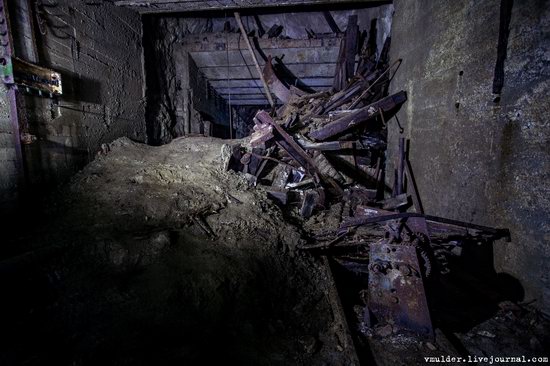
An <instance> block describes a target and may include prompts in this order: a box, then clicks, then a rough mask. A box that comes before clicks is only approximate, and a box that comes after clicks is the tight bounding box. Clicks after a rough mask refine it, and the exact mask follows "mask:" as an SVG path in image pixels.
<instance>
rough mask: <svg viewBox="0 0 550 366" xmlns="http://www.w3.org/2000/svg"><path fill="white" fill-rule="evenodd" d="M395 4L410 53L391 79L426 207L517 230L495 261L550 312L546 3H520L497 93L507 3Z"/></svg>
mask: <svg viewBox="0 0 550 366" xmlns="http://www.w3.org/2000/svg"><path fill="white" fill-rule="evenodd" d="M394 5H395V15H394V20H393V28H392V51H391V56H392V59H397V58H399V57H402V58H403V59H404V61H403V65H402V67H401V69H400V70H399V72H398V74H397V76H396V77H395V79H394V81H393V83H392V87H391V88H392V90H393V91H397V90H401V89H404V90H406V91H407V92H408V96H409V100H408V101H407V103H406V105H405V106H404V107H403V109H402V110H401V111H400V112H399V114H398V116H399V117H400V121H401V123H402V125H403V127H404V129H405V132H404V136H405V137H407V138H409V139H410V140H411V161H412V165H413V169H414V171H415V173H416V176H417V180H418V183H419V188H420V194H421V196H422V197H423V199H424V205H425V209H426V211H427V212H428V213H431V214H435V215H441V216H446V217H450V218H454V219H461V220H465V221H472V222H476V223H480V224H485V225H492V226H500V227H508V228H510V230H511V232H512V242H511V243H504V242H502V241H501V242H498V243H496V244H495V249H494V250H495V266H496V269H497V271H502V272H506V273H509V274H511V275H512V276H514V277H516V278H518V279H519V280H520V281H521V283H522V285H523V287H524V289H525V291H526V296H525V300H533V299H536V300H537V302H536V304H537V305H538V306H539V307H540V308H542V309H545V310H546V311H547V312H550V278H549V272H550V268H549V262H550V246H549V239H550V220H549V207H550V202H549V197H550V192H549V188H548V187H549V185H548V181H549V171H550V169H549V164H548V162H549V159H548V153H549V147H548V146H549V145H548V138H549V135H550V129H549V128H548V121H549V120H550V105H549V104H548V95H549V94H550V83H548V79H549V76H550V2H548V1H543V0H539V1H537V0H526V1H515V2H514V6H513V10H512V18H511V24H510V36H509V43H508V49H507V54H508V57H507V59H506V61H505V81H504V88H503V90H502V94H501V99H500V101H499V102H496V101H494V100H495V95H493V94H492V83H493V78H494V70H495V63H496V58H497V43H498V34H499V33H498V32H499V17H500V15H499V14H500V13H499V9H500V1H498V0H485V1H466V0H459V1H450V0H449V1H408V0H407V1H406V0H396V1H395V3H394ZM393 122H394V121H393ZM393 122H392V123H391V130H390V144H391V147H392V149H391V150H390V152H389V153H390V154H392V155H393V154H394V153H395V148H396V146H397V138H398V135H399V132H398V130H397V128H396V124H395V123H393Z"/></svg>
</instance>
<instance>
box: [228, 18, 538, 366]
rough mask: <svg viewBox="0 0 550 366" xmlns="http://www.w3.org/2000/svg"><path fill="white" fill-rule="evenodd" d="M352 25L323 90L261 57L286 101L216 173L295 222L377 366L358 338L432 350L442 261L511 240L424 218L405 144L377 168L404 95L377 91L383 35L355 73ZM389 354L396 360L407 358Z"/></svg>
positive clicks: (384, 69)
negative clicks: (284, 75) (286, 76)
mask: <svg viewBox="0 0 550 366" xmlns="http://www.w3.org/2000/svg"><path fill="white" fill-rule="evenodd" d="M356 22H357V19H356V17H354V16H350V18H349V22H348V28H347V30H346V32H345V38H344V40H343V42H342V47H341V49H340V56H339V59H338V63H337V69H336V75H335V78H334V85H333V88H332V90H331V91H329V92H320V93H309V92H306V91H303V90H300V89H299V88H296V87H294V86H290V87H288V86H285V84H284V83H283V82H281V81H280V80H279V77H278V76H277V72H276V71H275V70H274V69H273V67H272V63H271V57H270V56H268V58H267V62H266V66H265V68H264V70H263V77H264V78H265V80H267V84H269V86H267V85H264V86H265V88H266V94H267V95H269V94H270V89H269V87H271V88H272V90H271V91H273V93H274V94H275V95H277V97H278V98H279V99H280V100H282V101H283V102H285V104H284V105H283V106H281V107H279V108H277V109H276V108H275V107H274V106H272V109H271V110H270V111H266V110H260V111H258V112H257V113H256V115H255V117H254V119H253V120H254V132H253V133H252V135H251V137H250V138H249V139H248V140H247V141H246V143H235V144H231V145H228V146H227V147H226V149H227V155H228V157H227V159H226V163H225V167H226V169H230V170H234V171H236V172H240V173H242V174H243V176H244V177H245V178H246V179H247V181H248V182H249V184H250V185H252V186H263V187H265V188H266V189H267V194H268V195H269V197H270V198H271V199H272V200H274V201H275V202H276V203H277V204H278V205H279V206H280V207H281V208H282V209H283V211H284V212H286V216H287V218H290V219H291V220H295V221H297V222H302V229H303V234H304V238H305V239H306V243H305V244H303V245H300V249H301V250H302V251H307V252H310V253H312V254H313V255H318V256H320V258H323V260H324V261H326V263H328V266H329V270H330V268H334V272H335V273H340V275H338V276H341V277H342V278H343V280H342V284H340V291H344V293H342V298H343V300H344V303H345V305H347V309H346V311H347V319H348V321H349V322H350V323H349V325H350V329H352V333H353V335H354V341H355V344H356V345H358V346H359V347H361V349H356V352H357V353H358V357H359V359H361V360H363V359H365V358H367V359H368V358H370V359H371V360H372V358H375V359H377V362H378V363H381V364H384V363H385V362H384V361H382V360H380V357H382V356H379V355H378V357H377V356H376V355H374V354H372V353H370V354H369V352H372V349H374V348H376V346H372V347H371V351H367V350H366V348H368V347H369V346H368V344H369V341H368V339H369V338H372V337H373V336H378V337H382V338H386V337H391V336H398V337H403V336H404V335H405V338H404V339H409V341H408V342H411V339H412V343H415V341H414V340H415V339H416V340H417V341H419V342H422V341H424V342H427V343H426V344H427V345H428V348H430V349H431V350H432V351H435V350H437V347H435V346H434V345H433V343H434V342H435V339H436V328H435V327H436V326H439V327H441V326H442V324H445V321H446V320H448V319H446V320H442V319H440V318H437V317H439V316H440V314H438V311H439V310H440V309H439V308H438V307H439V306H441V304H440V303H439V302H438V301H439V299H438V297H440V298H442V297H445V295H444V296H442V293H443V291H442V289H443V288H444V287H445V286H450V285H449V283H447V279H448V278H452V277H453V276H452V275H451V276H450V275H449V273H450V272H451V271H452V270H453V269H452V268H453V266H454V264H455V263H453V259H452V257H460V254H461V253H462V251H471V247H473V246H482V247H487V246H491V245H492V243H493V242H495V241H497V240H499V239H505V240H507V241H510V232H509V230H507V229H499V228H491V227H485V226H481V225H476V224H472V223H468V222H461V221H457V220H451V219H447V218H444V217H437V216H432V215H428V214H425V213H424V210H423V207H422V201H421V197H420V196H419V193H418V190H417V188H416V184H415V181H414V173H413V169H412V166H411V163H410V161H409V160H408V158H407V157H408V150H409V149H410V146H409V143H408V141H405V139H404V138H400V139H399V146H398V149H397V151H398V156H396V157H392V158H394V159H395V167H396V169H395V171H394V172H387V171H386V169H385V167H386V160H385V159H386V147H387V132H386V131H387V130H386V125H387V123H399V121H398V120H396V121H395V122H393V120H392V118H393V117H394V116H395V114H396V112H397V111H398V110H399V109H400V107H401V106H402V105H403V104H404V103H405V102H406V100H407V94H406V92H405V91H400V92H398V93H395V94H391V95H388V84H389V82H390V81H391V78H392V75H393V73H394V72H395V71H396V70H397V69H398V67H399V64H400V63H401V60H397V61H395V62H394V63H393V64H391V65H390V62H389V60H388V49H389V45H390V38H389V37H388V38H387V39H386V42H385V44H384V48H383V50H382V52H381V53H380V55H379V56H378V57H376V55H375V53H373V52H372V48H371V47H368V43H366V46H365V47H363V48H362V50H361V52H360V54H359V55H358V56H359V60H360V62H359V64H358V65H357V68H355V60H356V56H357V55H356V53H357V51H358V48H359V47H358V35H357V25H356ZM250 51H251V53H253V51H252V49H250ZM263 80H264V79H262V81H263ZM264 84H265V82H264ZM388 174H389V175H390V176H389V178H390V179H387V178H388ZM387 181H390V182H393V186H392V187H388V186H387V185H386V182H387ZM457 204H458V203H457ZM411 210H412V211H411ZM442 276H443V278H442ZM470 280H471V279H470ZM493 280H494V279H493ZM489 282H491V281H489ZM496 282H498V280H496ZM498 286H500V287H502V286H506V285H505V284H503V283H500V284H499V285H498ZM509 290H510V293H511V292H513V290H511V289H509ZM497 292H498V291H497ZM510 293H508V295H510ZM462 295H463V296H468V295H467V294H462ZM496 298H499V296H496ZM496 298H492V301H495V299H496ZM503 304H504V305H502V304H501V305H500V306H505V307H506V306H507V305H505V304H506V303H503ZM493 305H496V304H493ZM517 309H519V308H517ZM437 322H440V323H441V324H437ZM434 323H435V324H436V325H434ZM443 327H445V325H443ZM437 331H438V332H439V336H438V339H439V342H440V343H445V342H447V349H446V351H447V352H448V353H449V354H455V355H463V354H464V348H463V346H459V342H457V337H456V335H453V336H451V338H452V340H449V339H448V338H446V336H445V335H444V334H443V333H442V332H441V329H437ZM478 334H479V335H482V336H484V335H485V336H487V337H491V336H488V335H489V334H492V333H491V332H490V331H485V330H482V331H480V332H478ZM406 337H412V338H406ZM492 337H493V338H494V337H495V336H494V335H492ZM371 343H372V342H371ZM374 343H376V342H374ZM398 343H399V342H398ZM401 343H402V342H401ZM405 343H407V341H405ZM405 348H407V347H405ZM535 348H536V347H535ZM377 352H381V349H378V350H377ZM396 354H398V355H399V357H397V358H395V359H396V360H400V361H401V362H402V361H403V359H406V357H405V356H403V355H401V353H400V352H396ZM413 359H414V357H413ZM388 364H391V361H390V362H388Z"/></svg>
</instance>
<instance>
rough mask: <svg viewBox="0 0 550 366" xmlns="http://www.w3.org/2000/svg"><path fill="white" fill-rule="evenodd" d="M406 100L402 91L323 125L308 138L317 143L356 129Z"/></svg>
mask: <svg viewBox="0 0 550 366" xmlns="http://www.w3.org/2000/svg"><path fill="white" fill-rule="evenodd" d="M406 100H407V93H406V92H405V91H403V90H402V91H400V92H399V93H396V94H393V95H390V96H388V97H386V98H383V99H380V100H379V101H377V102H375V103H372V104H371V105H368V106H366V107H363V108H361V109H358V110H357V111H356V112H355V113H350V114H348V115H346V116H344V117H342V118H340V119H337V120H336V121H334V122H332V123H329V124H327V125H325V126H324V127H321V128H320V129H317V130H315V131H313V132H311V133H310V134H309V137H311V138H312V139H314V140H317V141H323V140H326V139H328V138H330V137H333V136H336V135H339V134H341V133H343V132H346V131H348V130H350V129H352V128H357V127H359V126H361V125H363V124H364V123H365V122H367V121H369V120H370V119H372V118H374V117H376V116H378V115H379V114H380V112H382V113H387V112H389V111H391V110H392V109H394V108H396V107H398V106H400V105H401V104H403V103H404V102H405V101H406Z"/></svg>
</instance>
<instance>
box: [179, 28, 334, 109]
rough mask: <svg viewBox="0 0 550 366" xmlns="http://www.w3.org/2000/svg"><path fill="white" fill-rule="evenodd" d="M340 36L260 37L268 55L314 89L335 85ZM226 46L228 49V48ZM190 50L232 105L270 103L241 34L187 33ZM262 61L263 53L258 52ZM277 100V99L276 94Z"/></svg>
mask: <svg viewBox="0 0 550 366" xmlns="http://www.w3.org/2000/svg"><path fill="white" fill-rule="evenodd" d="M340 40H341V37H340V36H335V37H333V38H325V39H277V38H271V39H259V44H260V47H261V49H262V51H263V52H264V54H265V55H266V56H272V57H273V58H274V57H279V58H281V59H282V60H283V62H284V65H285V66H286V67H287V68H288V69H289V70H290V71H291V72H292V73H293V74H294V75H295V76H296V77H298V78H299V79H300V80H301V81H302V82H303V83H304V84H306V85H308V86H309V87H311V88H313V89H315V90H326V89H328V88H330V86H331V85H332V81H333V78H334V72H335V68H336V59H337V58H338V51H339V47H340ZM226 45H227V48H226ZM183 46H184V47H185V48H186V49H187V50H188V52H189V53H190V55H191V57H192V58H193V60H194V61H195V63H196V65H197V67H198V68H199V70H200V71H201V72H202V73H203V74H204V76H205V77H206V78H207V79H208V81H209V82H210V85H211V86H212V87H213V88H214V89H215V90H216V91H217V92H218V94H220V95H221V96H222V97H223V98H224V99H226V100H227V101H230V102H231V105H267V104H269V103H268V101H267V98H266V97H265V94H264V91H263V88H262V84H261V81H260V77H259V75H258V72H257V71H256V68H255V67H254V63H253V60H252V57H251V55H250V52H249V50H248V49H247V48H246V44H245V42H244V41H243V39H242V37H240V35H239V34H236V33H233V34H209V35H204V34H203V35H196V36H192V37H191V36H188V37H186V38H185V40H184V44H183ZM256 54H257V57H258V59H259V60H260V62H261V63H262V64H263V63H264V62H263V61H262V58H261V56H260V55H259V54H258V52H256ZM274 100H277V99H276V98H275V97H274Z"/></svg>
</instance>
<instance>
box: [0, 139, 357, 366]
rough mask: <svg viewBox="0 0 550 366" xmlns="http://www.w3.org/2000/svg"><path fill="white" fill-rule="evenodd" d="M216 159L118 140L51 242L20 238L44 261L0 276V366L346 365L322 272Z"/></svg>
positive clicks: (84, 181) (86, 173)
mask: <svg viewBox="0 0 550 366" xmlns="http://www.w3.org/2000/svg"><path fill="white" fill-rule="evenodd" d="M222 147H223V141H222V140H217V139H212V138H183V139H177V140H175V141H173V142H172V143H171V144H168V145H165V146H162V147H151V146H146V145H142V144H137V143H134V142H132V141H130V140H128V139H119V140H117V141H115V142H113V143H112V144H110V145H109V146H108V148H106V149H104V150H105V151H106V153H104V154H103V155H101V156H99V157H98V158H97V159H96V160H95V161H94V162H92V163H91V164H89V165H88V166H87V167H86V168H85V169H84V170H83V171H82V172H80V173H79V174H78V175H77V176H75V177H74V179H73V180H72V181H71V183H70V185H69V187H68V189H67V190H66V191H64V192H62V193H61V194H60V197H57V198H56V200H55V202H61V203H57V205H56V206H53V205H52V206H51V208H50V214H49V219H48V222H47V226H48V227H50V228H51V227H55V228H56V231H55V233H54V234H50V235H44V236H40V237H38V236H37V235H31V234H29V235H30V237H32V238H33V240H32V241H33V246H34V247H35V248H38V247H42V248H46V249H37V250H42V251H47V253H50V254H51V255H40V256H36V257H37V258H40V259H36V260H34V261H32V268H33V269H32V271H30V272H28V273H29V274H28V276H27V278H26V279H25V280H22V279H21V276H20V274H21V273H20V272H21V271H24V270H27V268H25V265H21V266H19V267H18V266H16V267H17V269H14V271H13V273H10V274H9V275H8V276H7V277H6V279H7V280H12V281H13V285H12V293H11V295H12V296H13V298H14V299H15V301H14V302H13V307H10V309H4V310H6V311H4V312H3V313H4V314H11V316H10V319H5V320H6V322H7V324H8V327H9V326H11V327H13V329H17V331H15V332H13V333H12V334H10V338H9V339H6V340H5V342H3V344H4V346H6V347H7V348H6V350H9V351H5V352H4V351H2V352H0V354H3V355H5V356H2V357H4V359H0V361H4V362H8V363H9V362H22V361H23V362H27V363H28V364H45V363H46V362H54V363H55V364H60V365H61V364H74V365H88V364H93V365H95V364H114V365H122V364H132V365H148V364H153V363H154V364H164V365H166V364H172V363H178V364H181V362H184V363H186V364H209V363H212V362H219V361H223V362H224V363H229V364H255V365H256V364H258V365H260V364H269V365H279V364H280V365H293V364H303V365H321V364H342V365H345V364H350V362H351V361H350V356H349V354H348V350H347V349H346V348H345V347H343V345H344V343H345V341H344V340H342V335H341V334H342V333H341V324H340V323H339V322H338V321H337V320H335V317H334V316H333V313H332V310H331V305H330V301H329V299H328V295H327V292H328V289H327V273H326V271H325V269H324V268H325V267H323V266H322V265H321V264H320V263H319V262H318V261H316V260H315V259H314V258H311V257H307V256H303V255H302V254H300V252H298V251H296V250H295V248H296V246H297V245H299V244H300V243H301V241H302V239H301V235H300V232H299V230H298V229H297V228H296V227H294V226H292V225H290V224H288V223H286V222H285V221H284V219H283V216H282V213H281V211H280V210H279V209H278V208H277V207H276V206H275V205H274V204H272V203H271V202H270V201H269V200H268V199H267V198H266V195H265V192H263V190H262V189H261V188H250V187H249V186H248V183H247V181H246V179H244V178H243V177H242V176H240V175H238V174H236V173H234V172H227V171H224V169H223V167H222V165H223V164H222V154H221V152H222ZM44 232H46V230H44ZM49 232H53V231H52V230H50V231H49ZM52 244H53V245H52ZM52 248H55V249H52ZM52 253H53V254H52ZM14 268H15V267H14ZM10 276H11V277H10ZM22 281H23V282H25V283H24V284H23V283H21V282H22ZM21 285H23V286H24V287H25V288H26V290H25V293H26V294H27V295H25V294H23V293H21V291H20V288H21ZM37 289H40V296H38V295H36V296H34V295H30V297H29V295H28V291H30V292H31V293H32V291H33V290H37ZM18 301H19V305H17V304H18ZM10 306H11V305H10ZM29 309H31V310H32V311H34V312H38V313H40V314H41V316H36V317H31V318H28V317H27V316H26V314H27V312H28V311H29ZM28 334H32V336H31V337H30V338H29V337H28ZM28 349H32V350H33V351H32V352H28ZM0 363H2V362H0Z"/></svg>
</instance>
